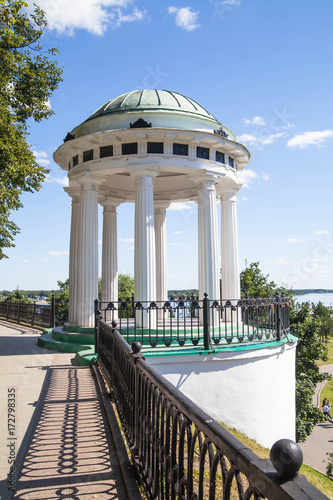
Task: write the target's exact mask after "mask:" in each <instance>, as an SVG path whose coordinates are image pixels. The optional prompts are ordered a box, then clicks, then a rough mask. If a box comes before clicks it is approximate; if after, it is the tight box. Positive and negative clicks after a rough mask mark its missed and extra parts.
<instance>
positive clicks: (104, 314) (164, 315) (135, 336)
mask: <svg viewBox="0 0 333 500" xmlns="http://www.w3.org/2000/svg"><path fill="white" fill-rule="evenodd" d="M95 309H96V311H97V312H98V313H99V314H100V315H101V318H102V319H103V320H104V321H105V322H107V323H110V324H111V323H112V321H115V320H116V321H117V326H118V330H119V331H120V333H121V334H122V335H123V337H124V338H125V339H126V340H127V342H128V343H129V344H131V343H132V342H134V341H139V342H140V343H141V344H142V345H143V346H147V345H148V346H150V347H153V348H154V347H156V346H161V345H162V346H163V345H164V346H166V347H170V346H175V345H176V346H177V345H178V346H201V347H203V348H204V349H206V350H209V349H214V348H217V347H219V346H223V345H228V344H239V343H255V342H257V343H258V342H268V341H279V340H281V339H282V338H285V337H288V334H289V332H290V322H289V309H290V298H289V297H284V296H278V295H276V296H275V297H273V298H243V299H239V300H222V301H221V300H211V299H209V298H208V296H207V295H206V294H205V298H204V299H203V300H198V299H195V298H193V297H189V298H187V299H182V298H180V299H174V298H170V299H169V300H168V301H163V302H162V301H160V302H158V301H153V302H148V301H146V302H144V301H135V300H134V298H132V300H130V299H127V300H125V301H118V302H99V301H96V302H95Z"/></svg>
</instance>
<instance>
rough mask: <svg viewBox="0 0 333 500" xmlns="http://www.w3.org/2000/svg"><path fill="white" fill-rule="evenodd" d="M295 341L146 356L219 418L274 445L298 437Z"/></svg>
mask: <svg viewBox="0 0 333 500" xmlns="http://www.w3.org/2000/svg"><path fill="white" fill-rule="evenodd" d="M296 345H297V343H296V342H292V343H284V344H280V345H278V346H276V345H275V346H272V347H270V346H268V347H265V348H261V349H258V348H257V349H251V350H238V351H232V352H231V351H229V352H218V353H212V354H210V355H201V356H200V355H190V356H168V357H163V358H161V357H159V358H155V357H147V358H146V359H147V362H148V363H149V364H151V365H153V366H154V368H155V369H156V370H157V371H158V372H159V373H160V374H162V375H164V376H165V378H166V379H167V380H169V381H170V382H171V383H172V384H174V385H175V386H176V387H177V388H178V389H179V390H180V391H182V392H183V393H184V394H185V395H186V396H187V397H189V398H190V399H192V401H194V402H195V403H196V404H197V405H198V406H199V407H200V408H202V409H203V410H205V411H206V412H207V413H208V414H210V415H212V417H214V418H215V419H216V420H218V421H220V422H223V423H225V424H226V425H228V426H229V427H231V428H235V429H237V430H239V431H241V432H242V433H244V434H246V435H247V436H248V437H250V438H252V439H255V440H256V441H257V442H258V443H260V444H261V445H263V446H266V447H269V448H270V447H271V446H272V445H273V444H274V443H275V442H276V441H277V440H278V439H281V438H288V439H292V440H295V355H296Z"/></svg>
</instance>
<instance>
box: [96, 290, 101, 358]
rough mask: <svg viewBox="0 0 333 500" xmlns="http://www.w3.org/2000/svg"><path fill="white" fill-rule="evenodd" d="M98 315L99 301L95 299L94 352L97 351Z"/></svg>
mask: <svg viewBox="0 0 333 500" xmlns="http://www.w3.org/2000/svg"><path fill="white" fill-rule="evenodd" d="M99 315H100V302H99V300H98V299H95V354H98V353H99Z"/></svg>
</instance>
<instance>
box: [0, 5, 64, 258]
mask: <svg viewBox="0 0 333 500" xmlns="http://www.w3.org/2000/svg"><path fill="white" fill-rule="evenodd" d="M27 7H28V4H27V3H26V2H25V1H24V0H0V28H1V29H0V201H1V203H0V259H3V258H4V257H6V255H5V254H4V252H3V249H5V248H9V247H13V246H14V243H13V241H14V236H15V235H16V234H17V233H18V231H19V228H18V226H17V225H16V224H15V223H14V222H13V221H11V219H10V214H11V211H12V210H17V209H18V208H20V207H22V203H21V201H20V196H21V194H22V193H23V192H34V191H38V190H39V189H40V188H41V183H42V182H43V180H44V179H45V175H46V174H47V172H48V170H47V169H45V168H43V167H41V166H40V165H38V163H37V162H36V160H35V157H34V154H33V152H32V151H31V149H30V145H29V144H28V143H27V124H26V122H27V120H28V119H29V118H33V119H34V120H35V121H36V122H40V121H41V120H42V119H43V118H49V117H50V116H51V115H52V114H53V111H52V110H51V109H50V106H49V97H50V96H51V94H52V92H53V91H54V90H55V89H56V88H57V87H58V84H59V82H60V81H61V73H62V70H61V69H60V68H58V65H57V61H55V60H51V58H53V56H55V54H56V53H57V50H56V49H53V48H51V49H44V48H43V47H42V46H41V44H40V39H41V37H42V34H43V31H44V29H45V27H46V25H47V22H46V18H45V15H44V12H43V11H42V10H41V9H40V8H39V7H36V6H35V8H34V11H33V12H32V13H31V14H29V13H28V11H27V10H26V8H27Z"/></svg>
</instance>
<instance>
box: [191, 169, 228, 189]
mask: <svg viewBox="0 0 333 500" xmlns="http://www.w3.org/2000/svg"><path fill="white" fill-rule="evenodd" d="M223 175H224V174H223ZM220 177H221V175H220V174H216V173H215V172H209V171H207V170H200V171H199V172H195V173H194V174H190V175H189V176H188V178H189V179H191V180H192V181H193V182H195V183H196V184H198V185H199V190H201V189H204V190H207V189H215V186H216V183H217V182H218V181H219V179H220Z"/></svg>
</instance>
